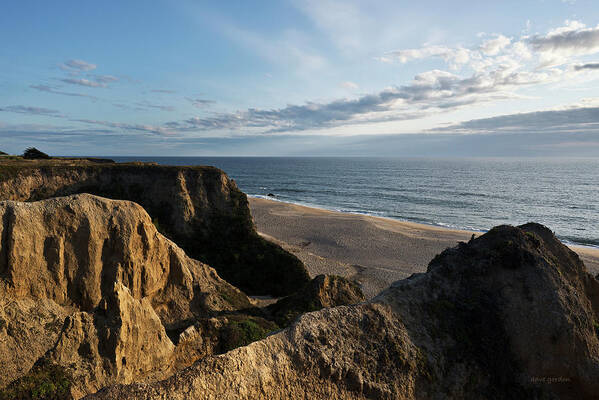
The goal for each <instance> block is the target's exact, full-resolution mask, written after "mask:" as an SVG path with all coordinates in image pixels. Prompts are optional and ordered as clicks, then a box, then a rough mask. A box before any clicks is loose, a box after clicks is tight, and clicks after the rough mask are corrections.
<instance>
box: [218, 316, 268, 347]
mask: <svg viewBox="0 0 599 400" xmlns="http://www.w3.org/2000/svg"><path fill="white" fill-rule="evenodd" d="M278 329H279V327H278V326H277V325H276V324H275V323H273V322H271V321H268V320H265V319H264V318H260V317H252V316H247V315H236V316H231V317H230V318H229V323H228V324H227V325H226V326H224V327H223V329H222V331H221V334H220V335H221V336H220V339H221V343H220V350H221V352H222V353H226V352H227V351H230V350H233V349H236V348H237V347H241V346H246V345H248V344H250V343H252V342H255V341H258V340H261V339H264V338H265V337H266V336H267V335H268V333H270V332H272V331H275V330H278Z"/></svg>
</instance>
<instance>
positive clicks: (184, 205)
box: [0, 159, 309, 296]
mask: <svg viewBox="0 0 599 400" xmlns="http://www.w3.org/2000/svg"><path fill="white" fill-rule="evenodd" d="M96 161H97V160H69V159H62V160H61V159H55V160H38V161H28V160H20V161H14V160H7V161H0V200H15V201H35V200H41V199H47V198H50V197H56V196H66V195H70V194H76V193H90V194H95V195H98V196H103V197H107V198H111V199H119V200H131V201H134V202H136V203H138V204H140V205H141V206H142V207H143V208H144V209H145V210H146V211H147V212H148V213H149V214H150V216H151V219H152V221H153V222H154V224H155V225H156V226H157V227H158V228H159V230H160V232H161V233H163V234H164V235H166V236H167V237H169V238H170V239H172V240H173V241H175V242H176V243H177V245H179V246H180V247H182V248H183V249H184V250H185V251H186V253H187V254H189V255H190V256H191V257H193V258H195V259H198V260H201V261H203V262H206V263H208V264H209V265H211V266H212V267H214V268H215V269H216V270H217V271H218V273H219V274H220V275H221V276H222V277H223V278H224V279H226V280H227V281H229V282H231V283H232V284H234V285H235V286H237V287H239V288H241V289H242V290H244V291H246V292H247V293H250V294H272V295H275V296H282V295H288V294H291V293H293V292H294V291H295V290H296V289H297V288H298V286H302V285H303V284H305V283H307V282H308V281H309V277H308V274H307V272H306V270H305V268H304V266H303V264H302V263H301V262H300V261H299V260H298V259H297V258H296V257H295V256H293V255H291V254H290V253H288V252H286V251H285V250H283V249H282V248H280V247H279V246H277V245H275V244H273V243H270V242H267V241H266V240H264V239H263V238H261V237H260V236H259V235H258V234H257V233H256V230H255V228H254V225H253V222H252V218H251V215H250V211H249V208H248V203H247V198H246V196H245V194H244V193H242V192H241V191H240V190H239V189H238V188H237V186H236V184H235V182H234V181H232V180H231V179H229V178H228V177H227V175H226V174H225V173H224V172H223V171H221V170H219V169H217V168H213V167H170V166H159V165H156V164H151V163H130V164H117V163H109V162H96ZM100 161H102V160H100Z"/></svg>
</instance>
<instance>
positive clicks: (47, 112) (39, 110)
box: [0, 106, 63, 117]
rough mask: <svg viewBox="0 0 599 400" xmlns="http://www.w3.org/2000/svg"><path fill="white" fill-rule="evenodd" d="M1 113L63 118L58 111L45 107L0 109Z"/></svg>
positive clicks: (7, 107)
mask: <svg viewBox="0 0 599 400" xmlns="http://www.w3.org/2000/svg"><path fill="white" fill-rule="evenodd" d="M0 111H4V112H12V113H18V114H28V115H44V116H48V117H62V116H63V115H62V114H60V112H59V111H58V110H52V109H50V108H43V107H30V106H6V107H0Z"/></svg>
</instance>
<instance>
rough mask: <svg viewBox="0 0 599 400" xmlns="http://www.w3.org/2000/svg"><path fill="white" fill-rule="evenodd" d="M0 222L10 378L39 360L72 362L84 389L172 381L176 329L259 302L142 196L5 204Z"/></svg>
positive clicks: (0, 331)
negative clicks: (182, 238) (160, 221)
mask: <svg viewBox="0 0 599 400" xmlns="http://www.w3.org/2000/svg"><path fill="white" fill-rule="evenodd" d="M0 221H1V224H0V305H1V306H2V307H0V369H1V370H2V371H3V373H2V374H0V387H3V386H5V385H6V384H8V383H9V382H11V381H14V380H15V379H17V378H19V377H23V375H24V374H27V373H28V371H29V370H30V369H31V367H32V365H33V364H34V363H35V362H36V361H40V362H41V361H43V362H42V363H41V364H40V365H43V366H53V365H58V366H61V368H63V369H66V370H68V372H69V374H70V375H72V376H73V381H72V385H73V386H72V393H73V394H74V395H76V397H77V396H80V395H82V394H85V393H89V392H90V391H95V390H97V389H98V388H100V387H102V386H104V385H105V384H108V383H117V382H120V383H130V382H133V381H135V380H144V379H150V380H152V379H158V378H163V377H165V376H167V374H169V373H170V372H172V368H173V363H172V360H173V359H174V357H175V355H174V345H173V343H172V342H171V339H170V338H169V336H168V334H170V335H173V336H174V337H176V336H178V334H179V332H180V331H181V330H182V329H185V328H186V327H188V326H189V325H190V324H193V321H195V320H197V319H206V318H210V317H213V316H215V315H218V314H220V313H222V312H233V311H235V310H239V309H245V308H247V307H250V306H251V303H250V301H249V299H248V298H247V296H246V295H245V294H244V293H243V292H241V291H239V290H238V289H237V288H235V287H233V286H231V285H230V284H229V283H227V282H226V281H224V280H222V279H221V278H220V277H219V276H218V274H217V273H216V271H214V270H213V269H212V268H210V267H209V266H207V265H206V264H203V263H201V262H199V261H196V260H193V259H191V258H189V257H187V256H186V255H185V253H184V252H183V250H181V249H180V248H179V247H177V246H176V245H175V244H174V243H173V242H172V241H170V240H168V239H167V238H165V237H164V236H162V235H161V234H160V233H159V232H158V231H157V230H156V228H155V226H154V225H153V223H152V221H151V219H150V217H149V216H148V214H147V213H146V212H145V211H144V209H143V208H142V207H141V206H139V205H138V204H135V203H133V202H129V201H120V200H109V199H105V198H101V197H97V196H92V195H89V194H81V195H73V196H69V197H61V198H55V199H50V200H44V201H40V202H32V203H21V202H12V201H5V202H0ZM187 362H188V363H189V362H190V361H189V359H188V360H187ZM52 368H53V367H52ZM38 372H39V371H38V370H36V372H35V374H37V375H40V374H39V373H38ZM42 372H43V371H42ZM26 380H27V379H26ZM29 380H30V379H29ZM0 395H3V393H1V392H0ZM0 398H1V396H0Z"/></svg>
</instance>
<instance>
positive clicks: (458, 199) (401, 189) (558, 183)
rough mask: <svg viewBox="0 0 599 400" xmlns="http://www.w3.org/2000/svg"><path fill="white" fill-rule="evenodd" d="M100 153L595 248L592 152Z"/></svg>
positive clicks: (448, 224)
mask: <svg viewBox="0 0 599 400" xmlns="http://www.w3.org/2000/svg"><path fill="white" fill-rule="evenodd" d="M107 157H108V158H112V159H114V160H115V161H117V162H127V161H146V162H156V163H158V164H162V165H167V164H168V165H213V166H215V167H218V168H220V169H222V170H224V171H225V172H226V173H227V174H228V175H229V176H230V177H231V178H233V179H235V181H236V182H237V185H238V186H239V188H240V189H241V190H242V191H244V192H245V193H246V194H247V195H248V196H251V197H259V198H268V199H271V200H276V201H282V202H287V203H293V204H299V205H305V206H310V207H316V208H323V209H327V210H333V211H339V212H346V213H354V214H363V215H372V216H377V217H385V218H391V219H395V220H401V221H407V222H416V223H421V224H426V225H432V226H439V227H444V228H450V229H462V230H468V231H476V232H486V231H487V230H489V229H490V228H492V227H493V226H497V225H502V224H509V225H521V224H524V223H527V222H533V221H534V222H538V223H541V224H543V225H546V226H548V227H549V228H551V229H552V230H553V231H554V232H555V234H556V235H557V236H558V237H559V238H560V239H561V240H562V241H564V242H565V243H568V244H573V245H579V246H587V247H593V248H599V227H597V225H596V222H597V216H598V215H599V207H598V205H597V203H598V202H597V201H596V193H597V184H596V180H597V177H599V159H588V158H580V159H578V158H577V159H571V158H568V159H566V158H515V157H510V158H423V157H418V158H416V157H415V158H405V157H402V158H389V157H380V158H379V157H151V156H127V157H124V156H114V157H110V156H107Z"/></svg>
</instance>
